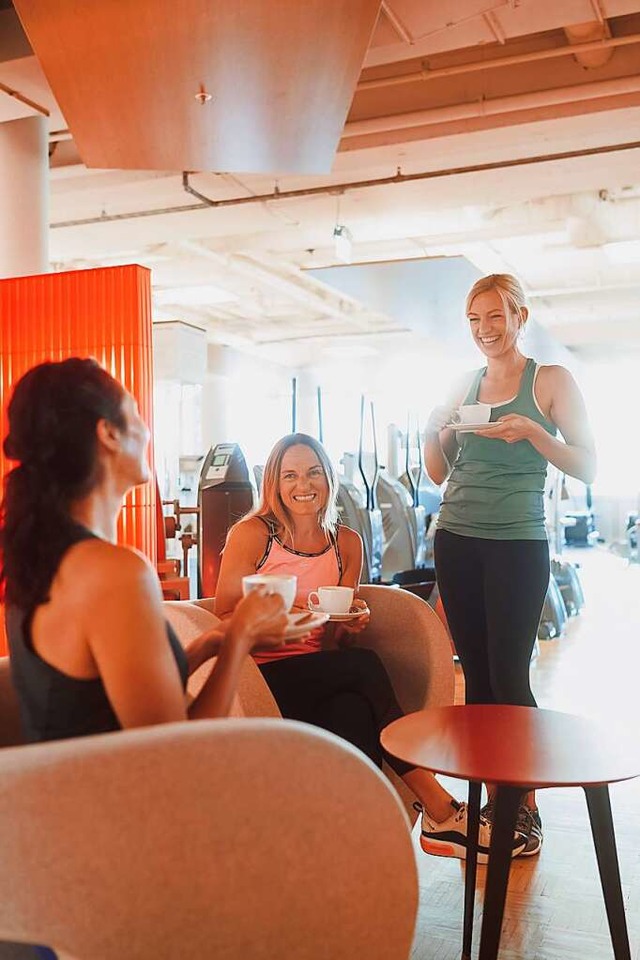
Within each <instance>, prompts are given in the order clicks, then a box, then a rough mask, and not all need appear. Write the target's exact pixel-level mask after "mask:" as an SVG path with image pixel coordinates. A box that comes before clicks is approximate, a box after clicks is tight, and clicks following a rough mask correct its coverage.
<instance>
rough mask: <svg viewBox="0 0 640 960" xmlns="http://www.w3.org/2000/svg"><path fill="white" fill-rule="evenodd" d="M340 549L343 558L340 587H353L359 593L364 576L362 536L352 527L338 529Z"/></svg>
mask: <svg viewBox="0 0 640 960" xmlns="http://www.w3.org/2000/svg"><path fill="white" fill-rule="evenodd" d="M338 549H339V550H340V556H341V558H342V576H341V577H340V585H341V586H343V587H353V589H354V593H355V594H357V593H358V588H359V586H360V576H361V574H362V540H361V539H360V534H359V533H358V532H357V531H356V530H352V529H351V527H339V528H338Z"/></svg>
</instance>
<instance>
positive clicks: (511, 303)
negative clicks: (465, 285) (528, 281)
mask: <svg viewBox="0 0 640 960" xmlns="http://www.w3.org/2000/svg"><path fill="white" fill-rule="evenodd" d="M488 290H497V292H498V293H499V294H500V299H501V300H502V304H503V306H504V310H505V314H507V316H508V315H509V314H510V313H512V314H515V316H516V317H517V318H518V326H519V327H520V329H522V328H523V327H524V325H525V323H526V322H527V314H526V313H523V310H525V311H528V307H527V301H526V297H525V295H524V290H523V289H522V284H521V283H520V281H519V280H518V279H517V277H514V276H513V275H512V274H510V273H490V274H489V275H488V276H486V277H480V279H479V280H476V282H475V283H474V285H473V286H472V287H471V290H469V293H468V294H467V300H466V303H465V313H467V314H468V313H469V311H470V310H471V304H472V302H473V300H474V298H475V297H477V296H478V294H479V293H486V292H487V291H488Z"/></svg>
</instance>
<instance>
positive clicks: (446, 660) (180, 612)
mask: <svg viewBox="0 0 640 960" xmlns="http://www.w3.org/2000/svg"><path fill="white" fill-rule="evenodd" d="M359 596H361V597H362V599H364V600H365V601H366V602H367V605H368V606H369V609H370V610H371V622H370V624H369V626H368V627H367V629H366V630H365V631H364V632H363V633H362V634H360V635H359V638H358V643H359V644H361V645H362V646H365V647H370V648H371V649H373V650H375V651H376V652H377V653H378V655H379V657H380V659H381V660H382V661H383V663H384V664H385V667H386V669H387V672H388V674H389V676H390V678H391V682H392V683H393V687H394V690H395V693H396V696H397V698H398V701H399V703H400V705H401V707H402V708H403V710H405V712H407V713H410V712H412V711H414V710H422V709H423V708H425V707H434V706H446V705H448V704H452V703H453V699H454V686H455V674H454V666H453V657H452V653H451V643H450V641H449V636H448V634H447V632H446V630H445V628H444V626H443V625H442V621H441V620H440V619H439V617H438V616H437V615H436V614H435V613H434V612H433V610H432V609H431V607H430V606H429V605H428V604H427V603H425V602H424V600H421V599H420V598H419V597H416V596H415V595H414V594H412V593H409V592H408V591H406V590H401V589H398V588H395V587H387V586H374V585H369V584H367V585H365V586H363V587H361V589H360V594H359ZM213 605H214V601H213V599H206V600H198V601H193V602H184V601H166V602H165V603H164V609H165V614H166V616H167V619H168V620H169V621H170V622H171V624H172V626H173V627H174V629H175V631H176V633H177V634H178V636H179V637H180V639H181V641H182V643H185V644H186V643H188V642H189V640H191V639H193V638H194V637H196V636H197V635H198V634H199V633H202V632H204V631H205V630H210V629H211V627H212V626H213V625H214V623H215V622H216V621H215V618H214V615H213ZM210 671H211V663H208V664H204V665H203V666H202V667H200V669H199V670H198V671H197V672H196V673H195V674H194V675H193V676H192V677H191V679H190V682H189V691H190V692H191V693H192V694H195V693H197V691H198V690H199V689H200V687H201V686H202V683H203V682H204V680H205V679H206V677H207V676H208V675H209V673H210ZM233 712H234V715H237V716H254V717H256V716H257V717H278V716H280V711H279V710H278V706H277V704H276V702H275V700H274V699H273V697H272V695H271V692H270V691H269V688H268V687H267V685H266V683H265V681H264V680H263V679H262V674H261V673H260V671H259V670H258V668H257V667H256V665H255V664H254V663H253V661H252V660H250V659H247V662H246V664H245V666H244V669H243V672H242V677H241V682H240V687H239V690H238V696H237V698H236V704H235V708H234V711H233ZM385 772H386V773H387V775H388V776H389V779H390V780H391V781H392V782H393V784H394V786H395V787H396V789H397V791H398V793H399V794H400V795H401V797H402V800H403V803H404V805H405V809H406V812H407V815H408V817H409V819H410V821H411V823H414V822H415V819H416V816H417V814H416V812H415V810H414V809H413V801H414V800H415V797H414V795H413V794H412V793H411V791H410V790H408V788H407V787H405V785H404V782H403V781H402V780H401V779H400V778H399V777H398V776H397V775H396V774H395V773H394V772H393V770H391V768H390V767H387V766H386V765H385Z"/></svg>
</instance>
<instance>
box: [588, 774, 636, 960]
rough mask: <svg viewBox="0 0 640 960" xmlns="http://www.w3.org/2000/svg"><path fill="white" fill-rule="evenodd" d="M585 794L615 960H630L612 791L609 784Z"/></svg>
mask: <svg viewBox="0 0 640 960" xmlns="http://www.w3.org/2000/svg"><path fill="white" fill-rule="evenodd" d="M584 792H585V796H586V798H587V807H588V810H589V819H590V820H591V833H592V835H593V844H594V846H595V848H596V857H597V860H598V870H599V872H600V882H601V884H602V893H603V896H604V904H605V907H606V910H607V920H608V921H609V932H610V933H611V943H612V944H613V954H614V956H615V958H616V960H631V951H630V949H629V934H628V932H627V921H626V918H625V915H624V901H623V899H622V887H621V886H620V868H619V866H618V852H617V850H616V837H615V833H614V830H613V818H612V816H611V803H610V801H609V788H608V786H607V785H606V784H605V785H604V786H602V787H585V788H584Z"/></svg>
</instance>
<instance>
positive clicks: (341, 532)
mask: <svg viewBox="0 0 640 960" xmlns="http://www.w3.org/2000/svg"><path fill="white" fill-rule="evenodd" d="M337 538H338V545H339V546H340V547H341V548H343V549H345V550H353V549H356V548H358V547H361V546H362V537H361V536H360V534H359V533H358V531H357V530H354V529H353V528H352V527H345V526H343V525H342V524H340V526H339V527H338V532H337Z"/></svg>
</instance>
